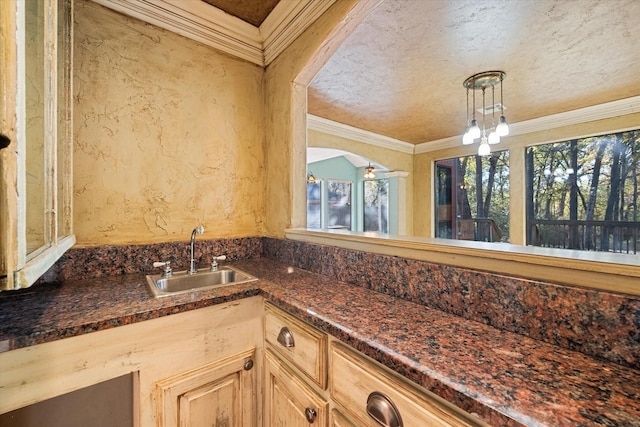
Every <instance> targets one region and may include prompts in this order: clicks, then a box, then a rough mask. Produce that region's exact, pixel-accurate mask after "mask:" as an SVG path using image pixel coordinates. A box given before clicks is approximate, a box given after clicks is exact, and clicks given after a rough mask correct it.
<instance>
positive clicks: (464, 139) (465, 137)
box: [462, 130, 473, 145]
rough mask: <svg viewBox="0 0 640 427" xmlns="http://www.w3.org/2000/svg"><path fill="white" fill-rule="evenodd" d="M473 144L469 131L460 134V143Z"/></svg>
mask: <svg viewBox="0 0 640 427" xmlns="http://www.w3.org/2000/svg"><path fill="white" fill-rule="evenodd" d="M471 144H473V137H472V136H471V133H470V132H469V131H468V130H467V131H466V132H465V133H464V135H463V136H462V145H471Z"/></svg>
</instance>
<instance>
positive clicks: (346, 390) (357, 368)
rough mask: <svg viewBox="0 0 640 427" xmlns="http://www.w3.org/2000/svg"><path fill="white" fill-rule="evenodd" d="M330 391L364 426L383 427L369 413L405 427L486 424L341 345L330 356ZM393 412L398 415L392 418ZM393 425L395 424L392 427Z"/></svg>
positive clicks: (334, 348) (332, 348)
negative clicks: (395, 420)
mask: <svg viewBox="0 0 640 427" xmlns="http://www.w3.org/2000/svg"><path fill="white" fill-rule="evenodd" d="M329 369H330V371H329V378H330V385H329V386H330V391H331V397H332V399H333V400H334V401H335V402H336V403H338V404H339V405H340V406H342V407H343V408H344V412H345V414H348V415H349V417H350V418H353V419H354V420H357V421H358V422H359V424H360V425H362V426H370V427H379V426H380V425H386V424H382V423H380V424H379V423H377V422H376V421H375V420H374V419H373V418H372V416H370V415H369V414H368V413H367V402H368V400H369V399H372V400H371V406H370V410H371V411H372V412H374V413H376V412H377V413H378V418H383V417H386V418H387V419H389V418H396V419H399V420H401V421H402V423H401V424H399V425H404V426H425V425H428V426H484V425H486V424H484V423H483V422H482V421H480V420H478V419H475V418H474V417H473V416H471V415H469V414H467V413H465V412H464V411H462V410H461V409H459V408H456V407H455V406H453V405H451V404H450V403H448V402H446V401H444V400H442V399H441V398H439V397H438V396H436V395H433V394H430V393H428V392H426V391H419V390H417V389H416V388H415V386H412V385H411V384H409V383H408V382H406V381H404V380H402V379H401V378H400V377H399V376H396V375H394V374H393V373H391V372H389V371H387V370H386V368H384V367H383V366H382V365H379V364H378V363H376V362H373V361H371V360H368V359H366V358H365V357H364V356H363V355H361V354H359V353H357V352H355V351H353V350H351V349H349V348H347V347H345V346H343V345H341V344H339V343H335V342H334V343H333V344H332V346H331V354H330V368H329ZM393 408H395V410H396V411H397V414H396V415H394V414H391V415H389V414H390V412H392V411H393ZM391 425H393V424H391Z"/></svg>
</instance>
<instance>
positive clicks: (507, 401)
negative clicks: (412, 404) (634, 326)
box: [0, 259, 640, 426]
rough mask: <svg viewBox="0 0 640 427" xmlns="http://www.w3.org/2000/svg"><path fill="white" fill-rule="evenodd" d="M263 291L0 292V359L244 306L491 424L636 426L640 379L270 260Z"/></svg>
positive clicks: (259, 262)
mask: <svg viewBox="0 0 640 427" xmlns="http://www.w3.org/2000/svg"><path fill="white" fill-rule="evenodd" d="M233 265H234V266H236V267H238V268H240V269H243V270H245V271H247V272H249V273H251V274H253V275H254V276H256V277H258V278H259V279H260V280H258V281H257V282H251V283H246V284H240V285H232V286H227V287H223V288H218V289H215V290H208V291H198V292H193V293H188V294H183V295H176V296H171V297H166V298H159V299H154V298H153V297H151V294H150V292H149V290H148V289H147V284H146V282H145V278H144V275H141V274H129V275H122V276H113V277H104V278H97V279H90V280H78V281H70V282H67V283H64V284H62V285H51V284H48V285H38V286H35V287H32V288H29V289H25V290H22V291H14V292H10V293H0V325H1V326H0V352H2V351H9V350H13V349H18V348H22V347H27V346H31V345H35V344H40V343H46V342H49V341H54V340H57V339H61V338H65V337H71V336H76V335H80V334H84V333H88V332H92V331H98V330H102V329H108V328H111V327H116V326H120V325H125V324H130V323H134V322H138V321H142V320H148V319H153V318H157V317H162V316H166V315H170V314H174V313H179V312H183V311H186V310H192V309H197V308H201V307H206V306H209V305H212V304H218V303H223V302H226V301H231V300H235V299H240V298H246V297H249V296H255V295H263V296H264V297H265V298H266V299H267V300H269V301H271V302H272V303H274V304H275V305H277V306H279V307H281V308H283V309H285V310H287V311H289V312H291V313H292V314H294V315H296V316H298V317H300V318H302V319H303V320H305V321H307V322H309V323H311V324H313V325H314V326H316V327H317V328H319V329H321V330H323V331H325V332H327V333H329V334H331V335H333V336H335V337H336V338H338V339H340V340H341V341H343V342H345V343H347V344H349V345H351V346H353V347H354V348H356V349H358V350H360V351H361V352H363V353H364V354H366V355H368V356H370V357H372V358H373V359H375V360H377V361H379V362H380V363H382V364H384V365H386V366H388V367H389V368H391V369H393V370H394V371H396V372H398V373H400V374H402V375H403V376H405V377H407V378H409V379H411V380H412V381H414V382H415V383H417V384H419V385H421V386H423V387H424V388H426V389H428V390H431V391H432V392H434V393H436V394H438V395H439V396H441V397H443V398H444V399H446V400H448V401H450V402H452V403H453V404H455V405H457V406H459V407H461V408H463V409H464V410H466V411H468V412H471V413H475V414H478V415H479V416H480V417H481V418H482V419H484V420H485V421H486V422H487V423H489V424H491V425H527V426H541V425H558V426H566V425H573V426H591V425H604V426H640V405H639V404H638V402H640V372H639V371H636V370H634V369H630V368H626V367H623V366H621V365H617V364H613V363H610V362H602V361H598V360H596V359H594V358H591V357H589V356H586V355H584V354H582V353H578V352H574V351H570V350H566V349H563V348H560V347H556V346H553V345H550V344H546V343H543V342H540V341H535V340H532V339H529V338H526V337H523V336H521V335H517V334H514V333H510V332H505V331H501V330H498V329H495V328H492V327H489V326H487V325H484V324H481V323H478V322H473V321H469V320H465V319H462V318H460V317H457V316H453V315H450V314H447V313H444V312H441V311H438V310H435V309H431V308H428V307H425V306H423V305H419V304H415V303H411V302H409V301H404V300H400V299H396V298H393V297H390V296H387V295H384V294H380V293H377V292H374V291H371V290H368V289H365V288H361V287H358V286H353V285H348V284H345V283H341V282H337V281H335V280H331V279H328V278H326V277H324V276H321V275H317V274H313V273H309V272H307V271H304V270H300V269H295V268H290V267H287V266H285V265H282V264H279V263H277V262H274V261H272V260H269V259H253V260H245V261H238V262H234V263H233Z"/></svg>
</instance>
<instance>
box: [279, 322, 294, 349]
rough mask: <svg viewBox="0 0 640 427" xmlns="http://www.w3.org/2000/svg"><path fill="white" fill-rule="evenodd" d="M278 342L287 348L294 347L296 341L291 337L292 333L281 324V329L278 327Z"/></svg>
mask: <svg viewBox="0 0 640 427" xmlns="http://www.w3.org/2000/svg"><path fill="white" fill-rule="evenodd" d="M278 342H279V343H280V344H282V345H283V346H285V347H287V348H289V347H295V345H296V342H295V340H294V339H293V334H292V333H291V331H290V330H289V328H287V327H286V326H283V327H282V329H280V333H279V334H278Z"/></svg>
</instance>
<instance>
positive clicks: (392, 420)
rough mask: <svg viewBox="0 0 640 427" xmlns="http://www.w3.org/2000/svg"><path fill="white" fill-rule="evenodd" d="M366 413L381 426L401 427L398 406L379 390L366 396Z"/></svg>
mask: <svg viewBox="0 0 640 427" xmlns="http://www.w3.org/2000/svg"><path fill="white" fill-rule="evenodd" d="M367 414H369V416H370V417H371V418H373V419H374V421H376V422H377V423H378V424H380V425H381V426H383V427H402V418H401V417H400V412H399V411H398V408H396V405H394V404H393V402H392V401H391V399H389V398H388V397H387V396H385V395H384V394H382V393H380V392H377V391H374V392H373V393H371V394H370V395H369V397H368V398H367Z"/></svg>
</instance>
